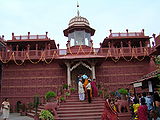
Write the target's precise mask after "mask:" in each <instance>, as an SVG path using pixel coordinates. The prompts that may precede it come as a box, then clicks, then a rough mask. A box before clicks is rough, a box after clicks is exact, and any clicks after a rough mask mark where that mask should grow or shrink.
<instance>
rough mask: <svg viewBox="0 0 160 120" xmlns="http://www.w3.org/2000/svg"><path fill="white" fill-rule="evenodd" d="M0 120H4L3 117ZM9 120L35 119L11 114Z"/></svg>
mask: <svg viewBox="0 0 160 120" xmlns="http://www.w3.org/2000/svg"><path fill="white" fill-rule="evenodd" d="M0 120H3V119H2V116H0ZM9 120H34V119H33V118H30V117H27V116H20V114H19V113H11V114H10V117H9Z"/></svg>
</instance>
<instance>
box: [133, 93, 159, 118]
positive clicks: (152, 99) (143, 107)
mask: <svg viewBox="0 0 160 120" xmlns="http://www.w3.org/2000/svg"><path fill="white" fill-rule="evenodd" d="M131 102H132V107H133V115H134V119H135V120H136V119H137V120H152V118H154V119H155V120H160V96H159V94H158V92H155V93H154V94H152V93H145V92H144V93H142V95H141V94H138V95H137V96H132V101H131Z"/></svg>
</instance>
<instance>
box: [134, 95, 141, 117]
mask: <svg viewBox="0 0 160 120" xmlns="http://www.w3.org/2000/svg"><path fill="white" fill-rule="evenodd" d="M133 102H134V104H133V109H134V119H135V120H138V115H137V112H138V108H139V106H140V104H139V100H138V99H137V98H136V97H135V98H134V100H133Z"/></svg>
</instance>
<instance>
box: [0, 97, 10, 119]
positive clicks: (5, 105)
mask: <svg viewBox="0 0 160 120" xmlns="http://www.w3.org/2000/svg"><path fill="white" fill-rule="evenodd" d="M9 110H10V104H9V102H8V98H5V100H4V102H3V103H2V114H3V120H7V119H8V118H9Z"/></svg>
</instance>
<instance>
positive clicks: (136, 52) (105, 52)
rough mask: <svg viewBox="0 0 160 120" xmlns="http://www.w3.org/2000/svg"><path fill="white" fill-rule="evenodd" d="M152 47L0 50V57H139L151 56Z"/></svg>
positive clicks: (10, 58) (3, 58) (6, 58)
mask: <svg viewBox="0 0 160 120" xmlns="http://www.w3.org/2000/svg"><path fill="white" fill-rule="evenodd" d="M151 52H152V51H151V48H150V47H142V48H130V47H123V48H93V49H85V50H83V49H79V50H76V51H75V50H72V49H71V50H68V49H51V50H29V51H10V50H6V51H4V50H3V51H0V59H1V60H3V61H7V60H15V59H16V60H26V59H41V60H43V59H53V58H57V57H59V56H65V55H67V54H70V55H79V54H80V55H100V56H104V57H118V58H119V57H127V56H129V57H138V56H143V57H145V56H149V54H150V53H151Z"/></svg>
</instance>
